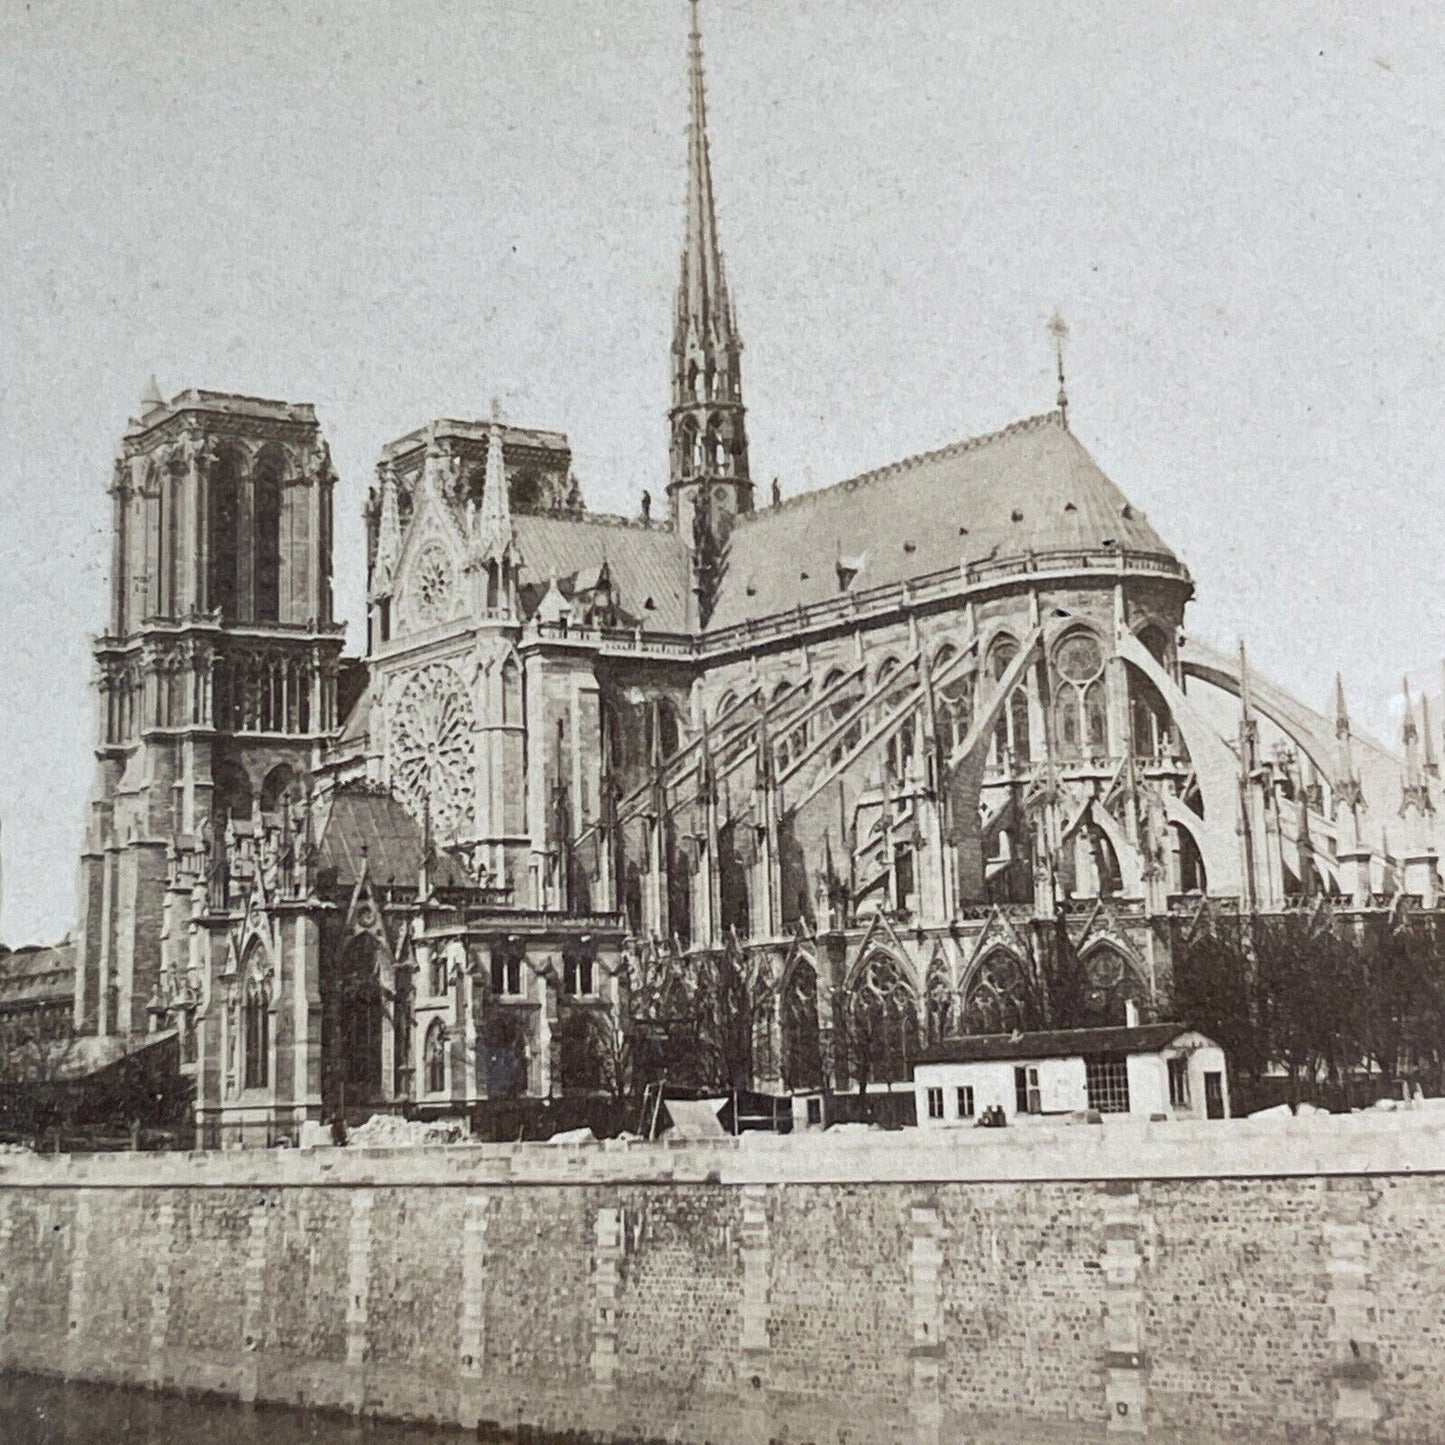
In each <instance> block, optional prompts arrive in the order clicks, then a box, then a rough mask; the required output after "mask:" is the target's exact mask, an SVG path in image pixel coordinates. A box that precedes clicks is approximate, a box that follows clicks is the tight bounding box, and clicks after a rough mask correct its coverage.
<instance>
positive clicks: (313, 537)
mask: <svg viewBox="0 0 1445 1445" xmlns="http://www.w3.org/2000/svg"><path fill="white" fill-rule="evenodd" d="M335 480H336V479H335V474H334V472H333V471H332V467H331V457H330V453H329V451H328V449H327V446H326V443H325V441H324V440H323V439H322V437H321V433H320V429H319V427H318V426H317V423H316V414H315V412H314V411H313V410H312V408H311V407H310V406H306V405H292V404H291V403H288V402H278V401H262V400H258V399H256V398H254V397H241V396H228V395H224V394H221V393H218V392H210V391H186V392H183V393H182V394H181V395H180V396H178V397H176V398H175V399H174V400H173V401H169V402H168V401H166V400H165V399H164V398H163V397H162V396H161V395H160V394H159V392H158V391H157V390H156V387H155V383H154V381H152V383H151V385H150V386H149V387H148V388H147V390H146V394H145V396H144V397H143V398H142V402H141V415H140V416H139V417H138V418H136V419H135V420H133V421H132V422H131V424H130V426H129V428H128V429H127V431H126V434H125V439H124V441H123V443H122V445H121V453H120V456H119V457H118V458H117V460H116V463H115V475H114V479H113V481H112V484H111V487H110V495H111V504H112V537H111V566H110V616H109V622H108V626H107V628H106V631H105V633H104V634H103V635H102V636H100V637H97V638H95V639H94V641H93V644H92V647H93V652H94V656H95V669H96V678H95V682H96V688H97V707H96V742H95V755H96V777H95V783H94V786H93V789H92V793H91V802H90V806H89V813H88V816H87V824H86V836H85V842H84V847H83V851H82V854H81V862H80V879H79V886H80V899H79V904H80V923H79V930H78V932H79V945H78V947H79V954H78V958H77V963H76V972H77V976H76V1000H75V1024H76V1027H77V1028H78V1029H80V1030H82V1031H84V1032H88V1033H101V1034H118V1035H128V1034H138V1033H144V1032H146V1031H147V1029H148V1026H149V1016H148V1010H149V1008H150V1006H151V1003H152V1000H153V997H154V995H155V993H156V988H157V984H158V981H159V968H160V953H161V931H162V930H161V919H162V913H163V905H164V897H165V890H166V881H167V875H168V871H169V859H170V855H171V853H172V851H173V849H174V848H175V847H176V846H180V845H186V846H191V847H194V846H196V845H197V844H198V843H200V842H202V841H203V840H204V839H205V838H206V837H207V835H208V834H210V835H214V833H215V832H216V831H217V830H218V829H220V828H223V827H224V826H225V824H226V822H227V821H228V820H230V821H232V822H234V823H235V824H237V825H239V826H240V827H241V828H243V829H250V828H252V827H254V826H255V823H256V821H257V820H258V819H259V818H260V817H261V816H264V815H266V814H268V813H276V812H278V811H279V810H280V809H281V808H282V807H283V805H284V804H285V803H286V802H288V801H291V800H294V799H295V797H296V796H297V794H298V793H299V791H301V790H303V789H305V788H306V787H307V775H308V774H309V772H310V770H311V769H312V768H313V767H314V766H315V765H316V764H317V763H318V762H319V761H320V758H321V752H322V749H323V748H324V747H325V745H326V741H327V738H328V737H329V735H330V734H331V732H332V731H333V730H334V728H335V727H336V677H337V661H338V658H339V656H340V652H341V646H342V638H343V629H342V628H341V627H339V626H338V625H336V623H335V622H334V621H333V620H332V615H331V536H332V511H331V506H332V501H331V494H332V487H333V485H334V483H335Z"/></svg>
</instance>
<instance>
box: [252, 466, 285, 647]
mask: <svg viewBox="0 0 1445 1445" xmlns="http://www.w3.org/2000/svg"><path fill="white" fill-rule="evenodd" d="M254 499H255V502H254V519H253V526H254V532H253V535H252V575H253V577H254V579H255V589H256V620H257V621H258V622H279V621H280V619H281V464H280V461H279V459H278V458H276V457H274V456H266V457H263V458H262V460H261V463H260V465H259V467H258V469H257V472H256V480H255V493H254Z"/></svg>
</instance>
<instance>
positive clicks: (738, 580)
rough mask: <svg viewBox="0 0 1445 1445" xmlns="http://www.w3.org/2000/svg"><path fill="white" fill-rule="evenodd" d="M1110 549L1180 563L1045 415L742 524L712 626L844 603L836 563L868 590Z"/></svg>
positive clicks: (802, 497) (855, 587)
mask: <svg viewBox="0 0 1445 1445" xmlns="http://www.w3.org/2000/svg"><path fill="white" fill-rule="evenodd" d="M1109 539H1112V543H1110V542H1109ZM1106 544H1108V545H1115V546H1118V547H1122V548H1127V549H1129V550H1132V551H1139V552H1154V553H1161V554H1164V555H1166V556H1171V557H1172V555H1173V554H1172V553H1170V551H1169V548H1168V547H1167V546H1166V545H1165V544H1164V542H1163V540H1162V539H1161V538H1160V536H1159V534H1158V533H1157V532H1156V531H1155V530H1154V528H1153V527H1151V526H1150V525H1149V522H1148V521H1147V519H1146V518H1145V517H1144V515H1143V514H1142V513H1141V512H1138V511H1136V510H1135V509H1134V508H1133V507H1132V506H1131V505H1130V503H1129V501H1128V499H1127V498H1126V497H1125V496H1124V494H1123V493H1122V492H1121V491H1120V490H1119V489H1118V487H1116V486H1115V485H1114V484H1113V482H1111V481H1110V480H1109V479H1108V477H1106V476H1105V475H1104V473H1103V472H1102V471H1101V470H1100V468H1099V465H1098V463H1097V462H1095V461H1094V459H1093V458H1092V457H1091V456H1090V455H1089V453H1088V452H1087V451H1086V450H1085V449H1084V447H1083V446H1082V445H1081V443H1080V442H1079V441H1078V439H1077V438H1076V437H1075V436H1074V435H1073V433H1072V432H1070V431H1069V430H1068V429H1067V428H1066V427H1065V426H1064V424H1063V419H1062V417H1061V416H1060V415H1059V413H1058V412H1049V413H1047V414H1046V415H1043V416H1036V417H1031V418H1029V419H1028V420H1026V421H1019V422H1015V423H1014V424H1013V425H1012V426H1009V427H1006V428H1005V429H1004V430H1003V431H1000V432H995V433H993V434H991V435H989V436H982V437H975V438H973V439H971V440H968V441H962V442H956V443H954V444H953V445H952V446H947V447H944V448H942V449H941V450H939V451H934V452H925V453H923V454H922V455H920V456H916V457H910V458H908V459H906V460H904V461H900V462H895V463H894V464H892V465H891V466H887V467H883V468H881V469H880V470H878V471H874V472H867V473H865V474H864V475H863V476H860V477H854V478H853V479H852V480H850V481H845V482H839V483H837V484H836V485H834V486H831V487H824V488H821V489H819V490H817V491H811V492H803V493H801V494H799V495H798V496H796V497H792V498H790V499H788V500H787V501H785V502H783V503H782V504H781V505H780V506H778V507H767V508H763V509H762V510H760V511H757V512H753V513H751V514H750V515H747V516H744V517H740V518H739V519H738V522H737V524H736V526H735V527H734V529H733V533H732V539H731V542H730V544H729V549H728V558H727V567H726V572H725V575H724V578H723V582H722V586H721V589H720V591H719V595H718V599H717V604H716V607H715V608H714V611H713V614H712V617H711V619H710V621H709V624H708V627H709V630H716V629H718V628H722V627H728V626H731V625H733V624H736V623H739V622H744V621H748V620H753V619H758V618H762V617H768V616H772V615H774V614H776V613H779V612H785V611H788V610H790V609H792V608H794V607H797V606H798V605H800V604H802V605H806V604H808V603H814V602H823V601H827V600H829V599H831V598H835V597H837V596H839V595H840V590H841V589H840V586H839V578H838V566H837V564H838V559H839V558H840V557H842V558H845V559H850V565H851V562H853V561H860V560H861V562H862V566H861V569H860V570H859V571H858V573H857V575H856V577H855V578H854V580H853V582H852V584H851V587H850V590H852V591H863V590H866V589H868V588H872V587H879V586H884V585H886V584H889V583H899V582H904V581H907V580H909V579H911V578H915V577H920V576H924V575H927V574H929V573H933V572H941V571H944V570H945V569H948V568H953V567H957V566H958V565H959V564H960V563H961V562H984V561H987V560H990V559H991V558H1005V559H1006V558H1010V557H1018V558H1022V557H1023V556H1025V555H1026V554H1027V553H1028V552H1029V551H1030V550H1032V551H1034V552H1048V551H1057V550H1073V549H1087V550H1090V551H1095V550H1098V549H1100V548H1102V547H1104V546H1105V545H1106ZM804 574H806V575H804Z"/></svg>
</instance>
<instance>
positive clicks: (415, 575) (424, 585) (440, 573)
mask: <svg viewBox="0 0 1445 1445" xmlns="http://www.w3.org/2000/svg"><path fill="white" fill-rule="evenodd" d="M453 582H454V578H453V571H452V563H451V558H450V557H448V556H447V553H446V548H444V547H443V546H442V545H441V543H440V542H429V543H428V544H427V545H426V547H425V548H423V549H422V553H421V556H420V557H418V558H417V561H416V566H415V567H414V568H413V570H412V581H411V590H412V595H413V597H414V599H415V602H414V606H415V608H416V619H417V621H418V622H420V623H421V624H423V625H424V626H425V625H427V624H429V623H433V622H441V621H444V620H445V619H446V618H447V617H448V616H450V615H451V610H452V595H453Z"/></svg>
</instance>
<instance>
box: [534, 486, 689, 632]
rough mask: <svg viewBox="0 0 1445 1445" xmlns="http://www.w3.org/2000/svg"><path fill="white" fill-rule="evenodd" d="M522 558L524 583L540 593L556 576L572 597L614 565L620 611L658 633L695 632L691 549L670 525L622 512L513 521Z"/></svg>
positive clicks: (611, 570)
mask: <svg viewBox="0 0 1445 1445" xmlns="http://www.w3.org/2000/svg"><path fill="white" fill-rule="evenodd" d="M512 526H513V529H514V531H515V532H516V536H517V550H518V551H519V552H520V553H521V556H522V585H523V587H524V588H532V589H535V590H536V594H537V597H538V599H539V600H540V598H541V596H542V595H544V594H545V591H546V588H547V586H548V584H549V583H550V582H551V581H552V579H554V578H555V579H557V580H558V582H560V583H562V584H563V586H562V591H563V593H564V594H566V595H571V593H572V591H573V590H574V588H576V587H577V586H578V585H579V583H580V584H581V585H583V586H584V587H585V586H587V585H595V583H596V579H597V577H598V575H599V574H600V572H601V569H602V567H603V566H604V564H605V566H606V568H607V575H608V579H609V581H610V584H611V587H612V592H613V596H614V597H615V598H616V599H617V605H618V608H619V610H620V611H621V612H622V613H624V614H625V615H626V616H627V617H628V618H632V619H635V620H636V623H637V624H639V625H641V626H642V627H643V628H645V629H647V630H648V631H651V632H686V631H687V630H688V586H689V580H688V579H689V576H690V572H689V568H690V565H691V564H690V562H689V560H688V551H687V548H686V547H685V546H684V545H683V543H682V540H681V539H680V538H679V537H678V535H677V534H676V533H675V532H673V531H672V530H671V529H670V528H666V527H644V526H641V525H638V524H636V523H629V522H625V521H623V520H622V519H621V518H608V517H599V516H597V515H595V514H593V515H591V516H583V517H544V516H529V515H526V514H522V515H518V516H516V517H514V518H513V519H512Z"/></svg>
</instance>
